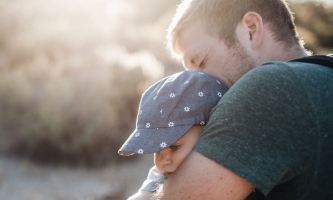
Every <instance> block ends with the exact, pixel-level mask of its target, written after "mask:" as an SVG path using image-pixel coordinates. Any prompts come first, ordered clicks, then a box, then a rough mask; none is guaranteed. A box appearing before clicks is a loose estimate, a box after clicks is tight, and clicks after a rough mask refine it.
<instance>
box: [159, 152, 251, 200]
mask: <svg viewBox="0 0 333 200" xmlns="http://www.w3.org/2000/svg"><path fill="white" fill-rule="evenodd" d="M253 190H254V186H253V185H252V184H251V183H249V182H248V181H246V180H244V179H243V178H241V177H239V176H238V175H236V174H234V173H233V172H231V171H229V170H228V169H226V168H224V167H223V166H221V165H219V164H217V163H216V162H214V161H212V160H210V159H208V158H206V157H205V156H203V155H201V154H199V153H197V152H195V151H193V152H192V153H191V154H190V155H189V156H188V157H187V158H186V159H185V160H184V162H183V163H182V164H181V165H180V166H179V167H178V169H177V170H176V171H175V173H174V174H172V176H170V177H169V179H168V181H166V182H165V183H164V185H163V187H162V188H161V189H160V190H159V192H158V193H157V194H155V195H154V197H153V199H161V200H168V199H169V200H175V199H192V200H193V199H194V200H195V199H198V200H199V199H200V200H202V199H209V200H215V199H216V200H220V199H227V200H240V199H245V198H246V197H247V196H248V195H249V194H250V193H251V192H252V191H253Z"/></svg>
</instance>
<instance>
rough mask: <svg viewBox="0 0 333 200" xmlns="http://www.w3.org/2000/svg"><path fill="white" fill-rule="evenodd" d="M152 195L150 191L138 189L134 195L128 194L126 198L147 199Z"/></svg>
mask: <svg viewBox="0 0 333 200" xmlns="http://www.w3.org/2000/svg"><path fill="white" fill-rule="evenodd" d="M151 195H152V192H148V191H139V192H137V193H135V194H134V195H132V196H130V197H129V198H128V199H127V200H149V199H150V197H151Z"/></svg>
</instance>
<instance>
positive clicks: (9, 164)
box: [0, 155, 153, 200]
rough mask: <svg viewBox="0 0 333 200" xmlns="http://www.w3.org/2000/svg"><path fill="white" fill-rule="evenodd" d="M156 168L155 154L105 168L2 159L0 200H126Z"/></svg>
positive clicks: (0, 166) (0, 164)
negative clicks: (60, 165) (46, 164)
mask: <svg viewBox="0 0 333 200" xmlns="http://www.w3.org/2000/svg"><path fill="white" fill-rule="evenodd" d="M129 159H130V158H129ZM152 165H153V157H152V155H142V156H140V158H139V159H137V160H136V161H134V162H129V163H124V164H119V165H115V166H107V167H104V168H102V169H87V168H69V167H63V166H62V167H52V166H41V165H38V164H35V163H32V162H30V161H28V160H24V159H18V158H9V157H4V156H0V199H1V200H123V199H126V197H128V196H130V195H131V194H133V193H135V191H136V190H137V189H138V188H139V187H140V186H141V183H142V182H143V181H144V179H145V178H146V176H147V173H148V171H149V168H150V167H151V166H152Z"/></svg>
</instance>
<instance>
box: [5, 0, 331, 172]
mask: <svg viewBox="0 0 333 200" xmlns="http://www.w3.org/2000/svg"><path fill="white" fill-rule="evenodd" d="M179 2H180V1H179V0H163V1H154V0H137V1H121V0H110V1H103V0H98V1H97V0H96V1H94V2H93V3H92V1H90V0H82V1H80V2H77V1H74V0H70V1H64V0H62V1H60V0H59V1H49V2H48V3H45V2H42V1H39V0H28V1H27V0H25V1H23V0H17V1H11V0H4V1H1V3H0V151H1V152H2V153H6V154H15V155H21V156H28V157H29V158H33V159H34V160H37V161H45V162H48V163H50V162H51V163H67V164H75V165H77V164H83V165H89V166H96V165H103V164H105V163H109V162H111V163H112V162H118V161H119V160H120V156H118V154H117V150H118V149H119V147H120V145H121V144H122V143H123V142H124V141H125V139H126V138H127V137H128V136H129V134H130V133H131V132H132V130H133V129H134V127H135V118H136V113H137V108H138V103H139V100H140V96H141V93H142V92H143V91H144V90H145V89H146V88H147V87H148V86H149V85H151V84H152V83H154V82H155V81H157V80H158V79H160V78H161V77H163V76H166V75H169V74H172V73H174V72H176V71H180V70H182V67H181V64H180V63H179V62H177V61H176V60H174V59H172V58H171V55H170V53H169V52H168V51H167V50H166V48H165V46H166V45H165V34H166V31H165V30H166V28H167V26H168V24H169V22H170V20H171V18H172V16H173V13H174V12H175V9H176V5H177V4H178V3H179ZM291 8H292V10H293V11H294V12H295V17H296V24H297V28H298V29H299V31H300V36H301V37H303V38H304V40H305V41H306V47H307V48H308V49H309V50H311V51H313V52H314V53H322V54H325V53H329V52H332V49H333V34H332V33H333V30H332V29H333V26H332V24H333V23H332V22H333V12H332V8H331V7H324V6H322V5H318V4H313V3H302V4H300V3H292V4H291ZM164 66H165V67H164ZM128 160H129V159H128Z"/></svg>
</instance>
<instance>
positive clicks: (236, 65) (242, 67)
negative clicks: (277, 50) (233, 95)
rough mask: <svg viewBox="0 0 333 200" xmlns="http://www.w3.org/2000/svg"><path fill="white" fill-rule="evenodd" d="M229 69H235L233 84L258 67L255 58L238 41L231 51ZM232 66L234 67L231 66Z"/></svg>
mask: <svg viewBox="0 0 333 200" xmlns="http://www.w3.org/2000/svg"><path fill="white" fill-rule="evenodd" d="M229 58H230V59H229V61H228V63H229V67H230V68H231V67H232V68H233V70H232V71H233V74H232V75H231V76H230V77H232V79H233V80H231V82H232V84H234V83H235V82H236V81H237V80H238V79H240V78H241V77H242V76H243V75H245V74H246V73H247V72H249V71H250V70H252V69H254V68H255V67H257V66H256V64H255V61H254V60H253V58H252V57H251V56H250V55H249V54H248V53H247V52H246V50H245V48H244V46H242V45H241V44H240V43H239V42H238V41H236V43H235V45H233V46H232V47H230V49H229ZM231 65H232V66H231Z"/></svg>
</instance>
